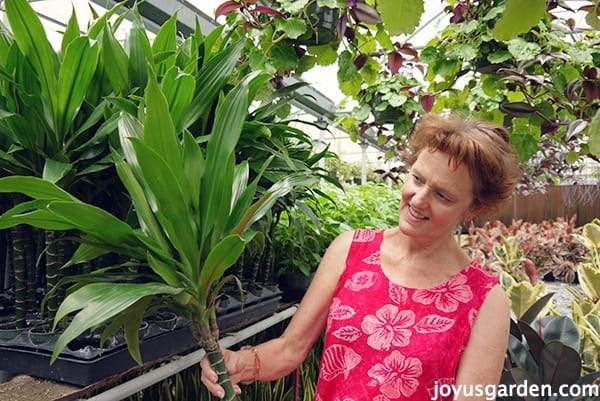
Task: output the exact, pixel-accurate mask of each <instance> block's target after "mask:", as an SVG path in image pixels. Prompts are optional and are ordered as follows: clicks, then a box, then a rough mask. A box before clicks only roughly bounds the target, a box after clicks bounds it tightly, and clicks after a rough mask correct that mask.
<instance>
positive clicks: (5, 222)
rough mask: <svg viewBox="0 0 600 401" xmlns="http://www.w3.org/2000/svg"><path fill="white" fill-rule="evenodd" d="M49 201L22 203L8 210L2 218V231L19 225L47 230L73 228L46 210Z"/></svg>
mask: <svg viewBox="0 0 600 401" xmlns="http://www.w3.org/2000/svg"><path fill="white" fill-rule="evenodd" d="M47 205H48V201H47V200H34V201H28V202H22V203H20V204H18V205H16V206H14V207H13V208H11V209H9V210H7V211H6V212H4V213H3V214H2V216H0V229H5V228H10V227H14V226H17V225H19V224H28V225H30V226H32V227H37V228H43V229H47V230H68V229H71V228H73V226H72V225H71V224H69V223H67V222H65V221H64V220H63V219H60V218H58V217H56V216H54V215H53V214H52V213H50V212H49V211H48V210H46V206H47Z"/></svg>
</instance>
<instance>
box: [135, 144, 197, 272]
mask: <svg viewBox="0 0 600 401" xmlns="http://www.w3.org/2000/svg"><path fill="white" fill-rule="evenodd" d="M131 141H132V143H133V148H134V150H135V153H136V156H137V160H138V162H139V167H140V170H141V172H142V174H143V177H144V183H145V184H141V185H143V186H144V191H145V193H146V196H149V195H150V194H151V195H152V196H153V198H154V200H155V201H156V209H154V210H153V213H154V215H155V217H156V218H157V219H158V222H159V224H160V225H161V227H162V229H163V232H164V233H165V235H166V236H167V238H168V239H169V241H170V242H171V244H173V246H174V247H175V249H177V252H178V253H179V257H180V258H181V260H182V261H183V262H184V264H187V265H188V266H197V264H198V263H199V259H198V257H199V255H198V251H197V230H195V229H194V228H195V224H194V220H193V219H192V216H190V213H189V211H190V205H189V202H188V199H189V197H185V196H184V191H185V189H184V188H182V187H181V185H180V182H181V181H180V180H178V179H177V177H176V175H175V173H174V172H173V170H174V169H179V170H181V165H182V163H181V160H179V163H177V164H171V165H169V164H167V163H166V162H165V160H164V159H163V158H162V157H161V156H160V155H159V153H158V152H157V151H155V150H154V149H152V148H150V147H148V146H147V145H146V144H145V143H143V142H141V141H139V140H137V139H136V138H131Z"/></svg>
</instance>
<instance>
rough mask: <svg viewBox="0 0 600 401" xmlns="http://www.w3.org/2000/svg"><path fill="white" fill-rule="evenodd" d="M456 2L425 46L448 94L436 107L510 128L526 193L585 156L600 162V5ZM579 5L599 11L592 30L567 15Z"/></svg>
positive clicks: (423, 56) (430, 70) (435, 86)
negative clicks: (444, 24) (443, 25)
mask: <svg viewBox="0 0 600 401" xmlns="http://www.w3.org/2000/svg"><path fill="white" fill-rule="evenodd" d="M590 3H595V2H590ZM447 10H448V13H449V16H450V24H449V25H448V26H447V27H446V28H445V29H444V30H443V31H442V32H441V33H440V34H439V35H438V36H437V37H436V38H433V39H432V40H431V41H430V42H429V43H428V44H427V45H426V47H425V48H424V49H423V50H422V51H421V53H420V60H421V62H423V63H425V64H427V70H426V74H425V78H426V79H427V80H428V82H430V84H431V87H430V90H431V91H433V92H436V93H439V95H438V96H437V97H436V102H435V105H434V106H433V110H442V109H445V108H448V109H452V110H460V111H461V112H463V113H465V114H467V115H474V116H478V117H483V118H486V119H490V120H495V121H496V122H498V123H504V124H505V125H507V126H510V127H511V130H512V134H511V143H513V145H514V146H515V148H516V149H517V152H518V154H519V156H520V158H521V160H522V161H524V162H526V163H524V167H525V171H526V174H525V180H524V181H523V185H522V186H521V187H520V189H521V190H524V191H525V190H530V191H531V190H537V189H539V188H540V187H543V186H544V185H546V184H547V183H548V182H554V181H555V180H556V179H557V178H558V177H561V176H564V175H568V174H572V172H573V170H576V168H577V164H576V163H575V161H577V160H583V159H585V158H586V157H591V158H593V159H596V160H598V157H600V153H599V149H600V148H598V143H599V142H598V141H599V140H600V137H599V136H598V132H600V131H599V130H598V129H597V126H598V121H599V119H600V114H599V112H598V110H599V105H600V96H599V94H600V79H599V76H598V68H597V66H598V60H599V59H600V52H599V51H598V43H600V31H599V30H598V23H597V5H594V4H584V5H582V6H581V8H580V9H579V10H575V9H571V7H570V5H569V4H568V3H564V2H554V1H550V2H547V1H545V0H535V1H529V2H516V1H510V0H495V1H491V2H480V1H458V2H456V3H455V4H454V5H453V6H452V7H448V9H447ZM576 11H579V12H580V13H585V12H588V11H589V12H590V13H589V14H588V17H589V18H587V19H586V22H587V24H589V25H590V26H591V28H589V27H578V26H575V21H574V20H573V19H572V18H571V19H569V18H568V17H563V15H565V14H566V15H571V14H568V12H571V13H574V12H576ZM459 81H460V82H462V84H461V85H460V88H458V87H457V83H458V82H459Z"/></svg>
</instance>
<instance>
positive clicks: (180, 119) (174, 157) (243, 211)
mask: <svg viewBox="0 0 600 401" xmlns="http://www.w3.org/2000/svg"><path fill="white" fill-rule="evenodd" d="M169 21H170V22H168V23H167V24H165V25H164V26H163V27H162V28H161V31H159V34H158V35H157V38H156V39H155V42H154V44H153V46H154V47H155V49H152V50H151V49H150V48H149V47H145V48H144V47H143V48H142V49H138V50H141V51H142V54H143V52H144V51H146V52H150V51H153V50H156V51H159V49H160V48H161V46H165V47H166V46H168V44H167V40H166V39H167V37H168V32H171V29H170V28H172V27H174V26H175V25H174V24H175V19H174V18H172V19H170V20H169ZM172 32H173V33H174V32H175V30H172ZM219 34H220V32H219V31H216V33H214V34H212V35H210V36H208V37H203V36H202V35H201V33H200V32H197V33H196V34H195V35H194V36H193V37H191V38H190V39H189V40H187V41H186V42H184V43H183V44H182V45H181V47H179V48H178V49H175V51H172V52H167V53H163V56H165V57H161V58H159V59H158V60H160V62H159V63H157V64H154V63H152V62H149V63H148V64H147V66H146V67H145V68H147V69H146V70H145V82H146V84H145V85H144V88H145V89H144V90H143V91H142V92H143V96H139V94H138V95H137V96H135V97H132V98H131V99H126V98H119V97H118V96H115V97H114V98H113V99H111V101H112V102H113V103H114V104H116V105H118V107H119V108H121V109H122V110H123V111H121V112H120V113H119V114H118V115H117V119H116V120H115V121H116V123H117V126H118V140H117V144H118V145H119V147H118V148H117V147H115V148H114V149H113V150H112V152H111V159H112V163H114V166H115V168H116V171H117V173H118V177H119V179H120V181H121V182H122V185H123V186H124V188H126V190H127V194H128V195H129V197H130V199H131V202H132V205H133V208H132V212H131V214H130V215H129V216H126V217H124V218H119V217H118V216H114V215H112V214H110V213H109V212H107V211H106V210H104V209H102V208H99V207H97V206H93V205H91V204H89V203H85V202H83V201H81V200H80V199H78V198H77V197H75V196H74V195H72V194H70V193H68V192H66V191H64V190H63V189H61V188H60V187H58V186H57V185H55V184H53V183H51V182H50V181H47V180H44V179H42V178H38V177H32V176H16V175H15V176H7V177H4V178H1V179H0V191H2V192H4V193H21V194H23V195H25V196H27V197H29V198H32V200H30V201H25V202H22V203H20V204H18V205H16V206H15V207H13V208H12V209H10V210H8V211H7V212H6V213H4V214H3V215H2V217H1V218H0V226H1V227H3V228H6V227H12V226H16V225H21V224H27V225H31V226H34V227H38V228H42V229H52V230H77V231H78V232H80V233H82V234H83V237H82V238H81V240H80V241H81V245H80V246H79V247H78V249H77V250H76V252H75V253H74V255H73V256H72V258H71V259H70V261H69V262H68V263H67V266H72V265H77V264H80V263H86V262H88V261H92V260H98V259H99V258H100V257H102V256H105V255H108V254H109V253H116V254H119V255H121V257H123V258H125V259H124V261H125V262H124V263H123V259H121V263H118V262H117V263H115V264H112V265H106V266H102V268H101V269H98V270H95V271H92V272H91V273H88V274H83V275H79V276H75V277H66V278H65V279H64V280H63V281H62V284H63V285H70V287H69V289H68V295H67V297H66V298H65V300H64V301H63V303H62V304H61V306H60V308H59V310H58V311H57V314H56V319H55V321H54V325H55V327H56V325H57V324H58V322H61V321H66V323H67V324H68V327H67V328H66V329H65V331H64V332H63V333H62V334H61V336H60V338H59V339H58V341H57V343H56V347H55V350H54V353H53V357H52V360H55V359H56V357H57V356H58V355H59V354H60V352H61V350H62V349H63V348H64V347H65V346H66V345H67V344H68V343H69V342H70V341H71V340H73V339H74V338H76V337H77V336H78V335H79V334H81V333H83V332H84V331H86V330H88V329H92V328H95V327H97V326H99V325H101V324H103V323H105V322H106V323H108V326H106V328H105V329H104V332H103V336H104V337H108V336H109V335H111V334H112V333H114V332H115V331H116V330H117V329H118V328H120V327H123V328H124V332H125V338H126V340H127V343H128V347H129V350H130V352H131V354H132V356H133V358H134V359H135V360H136V361H137V362H141V355H140V352H139V339H138V328H139V326H140V323H141V321H142V318H143V317H144V315H145V313H146V311H147V310H149V307H150V306H151V305H158V306H162V307H170V308H171V309H173V310H174V311H176V312H178V313H179V314H180V315H182V316H183V317H185V318H187V320H188V322H189V324H190V328H191V329H192V331H193V333H194V334H195V336H196V338H197V340H198V342H199V345H201V346H202V347H204V348H205V350H206V351H207V354H208V355H209V358H210V360H211V362H212V363H213V365H214V366H215V369H216V371H217V372H219V374H220V377H221V378H222V379H223V380H225V379H226V377H227V373H226V371H225V367H224V365H223V361H222V357H221V356H220V350H219V348H218V345H217V340H218V337H219V331H218V327H217V326H216V316H215V301H216V298H217V296H218V294H219V290H220V289H221V288H222V286H223V285H224V283H225V282H226V281H228V280H231V279H232V278H233V277H232V276H225V274H226V270H227V268H228V267H230V266H231V265H233V264H234V263H235V262H236V260H237V259H238V257H239V256H240V254H241V253H242V251H243V249H244V246H245V244H246V243H247V242H248V241H250V240H251V239H252V238H253V237H254V235H255V233H254V232H253V231H252V230H251V229H250V227H251V226H252V225H253V223H255V222H256V221H258V220H259V219H260V218H261V217H262V216H264V215H265V214H266V213H268V211H269V210H270V209H271V207H272V206H273V205H274V203H275V202H276V201H277V199H279V198H280V197H281V196H284V195H285V194H287V193H289V192H290V191H291V190H292V189H293V188H294V187H295V186H297V185H304V184H312V183H314V182H315V180H314V178H312V177H310V176H309V177H307V176H306V175H305V174H302V173H297V174H295V175H291V176H287V177H280V178H281V179H280V180H279V182H278V183H277V184H275V185H273V186H271V187H270V188H259V186H258V182H259V180H260V178H261V174H258V175H256V176H255V177H254V178H252V179H250V178H249V177H250V172H249V164H248V162H247V161H245V160H244V161H238V160H236V157H235V156H236V155H235V152H236V145H237V143H238V140H239V137H240V135H241V132H242V128H243V127H244V126H245V125H246V123H245V121H246V119H247V118H248V107H249V104H250V102H251V100H252V99H254V97H255V95H256V92H257V90H258V89H259V87H261V86H262V85H264V84H265V82H266V80H267V79H268V78H267V76H265V75H257V74H253V75H251V76H248V77H247V78H244V79H242V80H241V81H240V82H239V83H237V84H235V85H231V86H226V84H227V82H228V80H231V79H232V75H234V74H233V73H234V69H235V67H236V65H237V62H238V60H239V58H240V56H241V52H242V48H243V45H242V43H240V42H237V43H233V44H229V43H227V42H223V46H222V47H218V46H217V43H218V42H219V41H218V40H217V39H218V35H219ZM173 37H174V34H173ZM169 43H170V42H169ZM172 43H173V44H174V43H175V42H174V41H173V42H172ZM201 44H202V45H203V46H200V45H201ZM198 49H203V50H204V52H203V54H201V55H200V57H199V58H198V57H194V54H196V55H198V54H197V53H194V52H198ZM213 49H217V51H216V52H213ZM178 53H179V54H178ZM119 54H120V55H121V56H123V55H124V53H119ZM147 55H148V56H151V54H150V53H148V54H147ZM167 56H168V57H167ZM176 56H178V57H176ZM185 56H187V57H185ZM120 60H121V61H125V62H126V58H120ZM146 60H149V61H152V60H155V59H154V57H147V58H146ZM185 60H188V61H189V62H186V61H185ZM198 60H200V61H201V63H202V64H199V63H198ZM199 66H201V67H202V68H199ZM120 71H121V72H122V71H123V70H120ZM124 71H127V68H125V69H124ZM120 78H122V80H121V81H119V77H114V79H115V81H114V82H115V84H116V83H118V82H121V83H122V84H124V83H125V79H124V78H123V77H120ZM158 78H160V81H159V79H158ZM234 78H235V76H234ZM232 81H233V80H232ZM111 82H112V81H111ZM141 82H144V81H141ZM233 82H234V81H233ZM234 83H235V82H234ZM117 86H118V85H117ZM122 88H125V86H123V87H122ZM115 95H116V94H115ZM250 127H251V126H248V125H246V128H250ZM256 128H257V129H260V127H256ZM268 162H269V160H267V161H266V162H265V163H264V165H263V168H262V169H261V171H264V170H265V169H266V168H267V166H268ZM223 205H227V206H229V207H223ZM131 266H137V267H138V268H137V269H133V270H132V269H129V267H131ZM152 309H154V306H153V307H152ZM73 312H77V313H76V314H75V315H74V316H73V317H72V320H70V321H68V320H69V319H66V318H67V317H68V315H70V314H72V313H73ZM226 391H227V399H233V398H235V396H234V393H233V389H232V387H231V386H230V385H226Z"/></svg>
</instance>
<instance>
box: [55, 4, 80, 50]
mask: <svg viewBox="0 0 600 401" xmlns="http://www.w3.org/2000/svg"><path fill="white" fill-rule="evenodd" d="M80 31H81V30H80V29H79V23H78V22H77V15H76V14H75V7H72V8H71V17H70V18H69V21H68V22H67V27H66V29H65V33H64V34H63V36H62V41H61V45H60V49H61V51H62V54H63V59H64V55H65V54H66V52H67V46H68V45H69V44H70V43H71V42H72V41H73V40H75V39H77V38H78V37H79V36H80V35H81V34H80Z"/></svg>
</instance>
